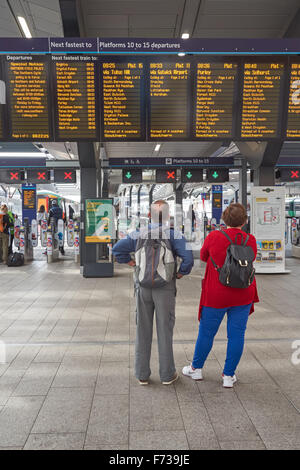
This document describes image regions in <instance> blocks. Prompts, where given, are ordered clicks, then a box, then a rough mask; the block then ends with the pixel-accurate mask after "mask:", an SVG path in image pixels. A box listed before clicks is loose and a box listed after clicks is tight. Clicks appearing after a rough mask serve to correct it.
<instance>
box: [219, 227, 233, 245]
mask: <svg viewBox="0 0 300 470" xmlns="http://www.w3.org/2000/svg"><path fill="white" fill-rule="evenodd" d="M220 233H223V235H225V237H226V238H227V239H228V240H229V241H230V244H232V243H233V242H232V240H231V238H230V236H229V235H228V233H226V232H224V230H220Z"/></svg>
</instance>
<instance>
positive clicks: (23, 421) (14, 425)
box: [0, 397, 44, 447]
mask: <svg viewBox="0 0 300 470" xmlns="http://www.w3.org/2000/svg"><path fill="white" fill-rule="evenodd" d="M43 400H44V398H43V397H12V398H10V399H9V400H8V401H7V403H6V405H5V407H4V408H3V410H2V412H1V413H0V447H19V446H23V445H24V444H25V442H26V440H27V437H28V435H29V434H30V431H31V428H32V426H33V424H34V422H35V419H36V417H37V415H38V413H39V410H40V408H41V406H42V403H43Z"/></svg>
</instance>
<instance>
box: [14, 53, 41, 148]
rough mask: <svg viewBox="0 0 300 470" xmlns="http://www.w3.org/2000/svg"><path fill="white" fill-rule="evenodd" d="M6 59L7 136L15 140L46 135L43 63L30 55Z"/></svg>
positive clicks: (38, 137)
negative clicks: (8, 123) (8, 117)
mask: <svg viewBox="0 0 300 470" xmlns="http://www.w3.org/2000/svg"><path fill="white" fill-rule="evenodd" d="M10 57H11V56H9V57H8V58H7V63H6V66H7V76H8V83H7V85H8V96H9V101H10V107H9V111H10V127H11V131H10V132H11V137H12V138H13V139H16V140H37V139H44V140H47V139H49V138H50V130H49V111H48V85H47V64H46V62H45V61H44V60H42V59H39V58H33V57H32V56H19V58H18V60H15V58H14V57H11V59H10Z"/></svg>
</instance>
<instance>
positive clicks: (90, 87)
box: [52, 55, 99, 141]
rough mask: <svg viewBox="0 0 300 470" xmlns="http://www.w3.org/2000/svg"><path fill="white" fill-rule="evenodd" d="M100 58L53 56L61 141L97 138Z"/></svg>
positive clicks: (58, 127) (57, 133)
mask: <svg viewBox="0 0 300 470" xmlns="http://www.w3.org/2000/svg"><path fill="white" fill-rule="evenodd" d="M96 60H97V58H96V57H92V56H91V57H89V56H67V57H66V56H64V55H62V56H52V66H53V67H54V82H55V111H56V118H57V119H56V128H55V132H56V136H57V140H67V141H70V140H71V141H72V140H81V139H84V140H92V141H93V140H97V137H98V127H99V125H98V121H99V120H98V116H97V114H98V113H97V106H96V103H97V101H96V100H97V98H96V93H97V91H96Z"/></svg>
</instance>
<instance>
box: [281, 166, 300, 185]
mask: <svg viewBox="0 0 300 470" xmlns="http://www.w3.org/2000/svg"><path fill="white" fill-rule="evenodd" d="M280 181H282V182H293V181H300V167H299V168H280Z"/></svg>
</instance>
